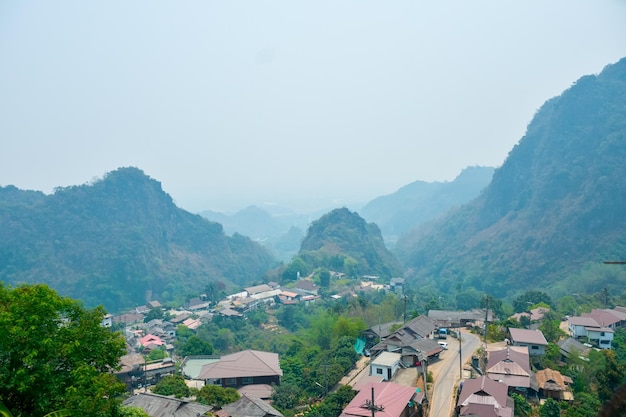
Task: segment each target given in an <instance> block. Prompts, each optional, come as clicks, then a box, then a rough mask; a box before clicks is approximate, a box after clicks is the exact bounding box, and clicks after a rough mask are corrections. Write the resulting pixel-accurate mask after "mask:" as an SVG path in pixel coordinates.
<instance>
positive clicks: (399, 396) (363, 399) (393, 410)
mask: <svg viewBox="0 0 626 417" xmlns="http://www.w3.org/2000/svg"><path fill="white" fill-rule="evenodd" d="M423 400H424V394H423V393H421V392H416V390H415V387H407V386H404V385H398V384H394V383H393V382H370V383H368V384H366V385H365V386H363V389H361V391H359V392H358V394H357V395H356V396H355V397H354V398H353V399H352V401H350V403H349V404H348V405H347V406H346V407H345V408H344V409H343V412H342V413H341V414H340V415H339V417H369V416H371V415H373V412H372V408H374V410H375V411H376V412H375V414H376V417H412V416H422V401H423Z"/></svg>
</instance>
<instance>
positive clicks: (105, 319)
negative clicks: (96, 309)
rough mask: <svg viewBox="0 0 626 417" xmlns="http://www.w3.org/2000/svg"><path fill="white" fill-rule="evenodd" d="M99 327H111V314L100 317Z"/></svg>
mask: <svg viewBox="0 0 626 417" xmlns="http://www.w3.org/2000/svg"><path fill="white" fill-rule="evenodd" d="M100 326H102V327H111V326H113V314H105V315H104V317H102V321H101V322H100Z"/></svg>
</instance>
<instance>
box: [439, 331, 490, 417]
mask: <svg viewBox="0 0 626 417" xmlns="http://www.w3.org/2000/svg"><path fill="white" fill-rule="evenodd" d="M461 339H462V341H463V344H462V346H461V354H462V361H461V363H462V364H463V367H465V365H466V363H467V362H468V361H469V360H470V358H471V357H472V354H474V352H475V351H476V349H477V348H478V346H479V345H480V339H479V338H478V337H477V336H476V335H473V334H471V333H466V332H463V333H462V337H461ZM447 342H448V350H446V351H444V352H443V353H442V354H441V355H440V357H441V361H439V362H438V363H436V364H435V365H432V366H431V367H430V368H432V367H435V366H436V370H435V371H433V376H434V386H433V395H432V398H431V399H430V412H429V417H450V416H451V415H452V410H453V408H454V404H453V401H454V394H455V391H454V390H455V388H456V387H458V385H459V382H460V381H459V341H458V340H457V339H454V338H452V337H450V336H448V339H447ZM430 368H429V369H430Z"/></svg>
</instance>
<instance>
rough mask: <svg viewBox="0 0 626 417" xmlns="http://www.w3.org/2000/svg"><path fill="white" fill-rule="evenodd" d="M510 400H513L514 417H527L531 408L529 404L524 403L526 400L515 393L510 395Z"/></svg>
mask: <svg viewBox="0 0 626 417" xmlns="http://www.w3.org/2000/svg"><path fill="white" fill-rule="evenodd" d="M511 398H513V401H514V403H515V409H514V410H515V411H514V413H515V417H529V416H530V414H531V413H532V407H531V406H530V403H529V402H528V401H526V398H524V396H523V395H520V394H517V393H515V392H514V393H512V394H511Z"/></svg>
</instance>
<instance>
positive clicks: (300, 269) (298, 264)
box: [282, 256, 310, 283]
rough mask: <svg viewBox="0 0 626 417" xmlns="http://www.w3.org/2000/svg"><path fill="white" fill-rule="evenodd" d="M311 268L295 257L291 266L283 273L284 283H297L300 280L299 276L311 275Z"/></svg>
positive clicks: (290, 263)
mask: <svg viewBox="0 0 626 417" xmlns="http://www.w3.org/2000/svg"><path fill="white" fill-rule="evenodd" d="M309 272H310V268H309V266H308V265H307V263H306V262H304V260H303V259H302V258H300V257H297V256H296V257H295V258H293V260H292V261H291V262H289V265H287V267H286V268H285V270H284V271H283V273H282V280H283V283H285V282H289V281H295V280H297V279H298V276H300V277H305V276H307V275H308V274H309Z"/></svg>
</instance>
